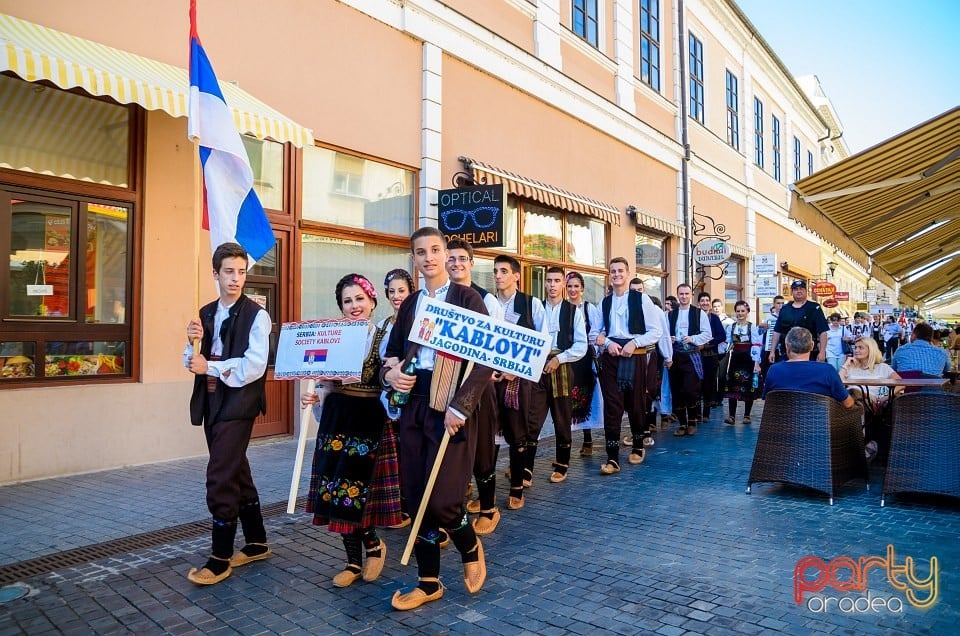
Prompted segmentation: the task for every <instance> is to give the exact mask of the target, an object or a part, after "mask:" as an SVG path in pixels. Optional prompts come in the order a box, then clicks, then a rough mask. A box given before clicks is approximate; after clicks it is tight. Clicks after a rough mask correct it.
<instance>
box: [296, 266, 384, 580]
mask: <svg viewBox="0 0 960 636" xmlns="http://www.w3.org/2000/svg"><path fill="white" fill-rule="evenodd" d="M336 296H337V305H338V306H339V307H340V310H341V311H342V312H343V317H344V318H348V319H350V320H367V321H369V320H370V316H371V314H372V313H373V310H374V308H375V307H376V306H377V292H376V291H375V290H374V288H373V285H372V284H371V283H370V281H369V280H367V278H366V277H364V276H361V275H359V274H347V275H346V276H344V277H343V278H341V279H340V282H338V283H337V287H336ZM382 338H383V331H382V330H378V329H376V328H374V326H373V324H370V326H369V329H368V331H367V338H366V342H365V345H364V361H363V371H362V372H361V378H360V382H359V383H354V384H342V383H340V382H337V381H334V382H333V383H332V384H331V385H330V386H329V387H324V390H325V391H326V392H327V395H326V397H325V398H324V400H323V402H322V405H323V406H322V409H321V408H320V404H321V403H320V399H319V396H318V395H317V394H316V393H307V394H305V395H304V396H303V398H302V399H301V403H302V404H303V406H304V408H306V407H307V406H310V405H313V408H314V410H315V414H318V418H317V419H318V421H319V428H318V431H317V447H316V451H315V452H314V456H313V474H312V476H311V478H310V493H309V495H308V497H307V512H312V513H313V523H314V525H325V526H327V529H328V530H330V531H331V532H337V533H339V534H341V535H342V536H343V546H344V548H345V549H346V552H347V564H346V566H345V567H344V570H343V571H342V572H340V573H339V574H337V575H336V576H334V577H333V584H334V585H335V586H337V587H347V586H348V585H351V584H352V583H354V582H355V581H356V580H357V579H359V578H361V577H362V578H363V580H364V581H368V582H369V581H374V580H376V578H377V577H378V576H380V572H381V571H382V570H383V564H384V560H385V558H386V553H387V545H386V543H384V542H383V540H381V539H380V538H379V537H378V536H377V531H376V529H375V527H376V526H391V525H396V524H398V523H400V521H401V517H400V479H399V466H398V463H397V438H396V434H395V433H394V429H393V426H391V424H390V422H389V421H388V420H387V418H386V414H385V413H384V409H383V404H382V403H381V402H380V392H381V387H380V381H379V376H380V366H381V358H380V340H381V339H382ZM317 411H319V413H317ZM364 550H365V551H366V563H364V562H363V556H364V554H363V553H364Z"/></svg>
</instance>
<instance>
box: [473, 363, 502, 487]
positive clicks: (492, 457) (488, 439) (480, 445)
mask: <svg viewBox="0 0 960 636" xmlns="http://www.w3.org/2000/svg"><path fill="white" fill-rule="evenodd" d="M498 411H499V409H498V408H497V393H496V391H495V390H494V387H493V383H492V382H491V383H490V384H489V385H488V386H487V388H486V389H484V391H483V395H481V396H480V401H479V402H478V403H477V410H476V411H475V412H474V414H473V418H472V421H473V422H476V425H477V452H476V456H475V458H474V460H473V476H474V477H476V478H477V480H478V481H479V480H481V479H483V478H485V477H487V476H488V475H490V474H491V473H493V472H495V471H496V469H497V447H496V444H495V443H494V440H495V438H496V436H497V430H498V429H499V427H500V423H499V421H500V417H499V412H498Z"/></svg>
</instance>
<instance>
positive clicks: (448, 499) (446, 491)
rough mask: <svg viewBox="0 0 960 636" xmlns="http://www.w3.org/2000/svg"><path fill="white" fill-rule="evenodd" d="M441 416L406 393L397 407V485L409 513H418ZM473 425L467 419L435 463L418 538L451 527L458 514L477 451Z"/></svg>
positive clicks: (424, 401)
mask: <svg viewBox="0 0 960 636" xmlns="http://www.w3.org/2000/svg"><path fill="white" fill-rule="evenodd" d="M443 418H444V413H441V412H439V411H435V410H433V409H431V408H430V403H429V399H428V398H426V397H422V396H419V395H411V396H410V401H409V402H407V405H406V406H405V407H404V408H403V412H402V413H401V415H400V422H399V426H398V429H397V430H398V431H399V434H400V435H399V436H400V487H401V489H402V491H403V495H404V497H406V499H407V503H408V505H409V506H410V513H411V514H415V513H416V511H417V510H419V509H420V500H421V499H422V498H423V492H424V489H425V487H426V485H427V478H428V477H429V476H430V471H431V470H432V469H433V463H434V461H435V460H436V458H437V451H438V450H439V449H440V441H441V440H442V439H443V436H444V434H445V429H444V426H443ZM477 429H478V426H477V424H476V422H475V421H474V419H473V418H472V417H468V418H467V423H466V425H465V426H464V427H463V428H461V429H460V431H459V432H458V433H457V434H456V435H454V436H453V437H452V438H451V439H450V442H449V444H448V445H447V451H446V453H445V454H444V456H443V463H442V464H441V465H440V473H439V474H438V475H437V481H436V483H435V484H434V486H433V493H432V494H431V495H430V501H429V503H428V505H427V511H426V514H425V515H424V517H423V524H422V525H421V527H420V535H425V534H426V533H427V532H429V531H430V530H439V529H440V528H457V527H459V526H460V525H461V523H462V520H463V515H464V510H463V493H464V492H465V491H466V489H467V483H468V482H469V481H470V473H471V472H472V470H473V462H474V456H475V454H476V452H477V437H478V433H479V431H478V430H477Z"/></svg>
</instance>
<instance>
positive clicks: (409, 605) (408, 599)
mask: <svg viewBox="0 0 960 636" xmlns="http://www.w3.org/2000/svg"><path fill="white" fill-rule="evenodd" d="M421 580H423V581H434V582H436V583H439V584H440V587H438V588H437V591H436V592H434V593H433V594H427V593H426V592H424V591H423V590H421V589H420V588H419V587H415V588H413V589H412V590H410V591H409V592H407V593H406V594H401V593H400V590H397V591H396V592H394V593H393V598H392V599H390V605H392V606H393V609H395V610H400V611H401V612H405V611H407V610H412V609H416V608H418V607H420V606H421V605H423V604H424V603H429V602H430V601H436V600H438V599H441V598H443V583H440V580H439V579H421Z"/></svg>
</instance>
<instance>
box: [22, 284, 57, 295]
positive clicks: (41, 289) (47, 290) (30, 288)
mask: <svg viewBox="0 0 960 636" xmlns="http://www.w3.org/2000/svg"><path fill="white" fill-rule="evenodd" d="M27 296H53V285H27Z"/></svg>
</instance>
